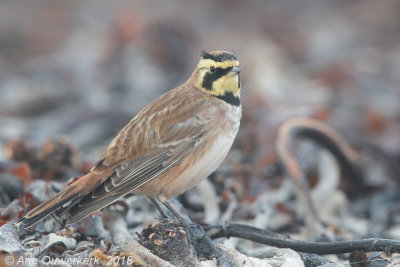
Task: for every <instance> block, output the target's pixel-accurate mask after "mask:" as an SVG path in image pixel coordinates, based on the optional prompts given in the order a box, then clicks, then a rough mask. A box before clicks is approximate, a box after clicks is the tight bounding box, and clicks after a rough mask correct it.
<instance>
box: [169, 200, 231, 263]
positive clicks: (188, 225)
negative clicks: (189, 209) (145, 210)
mask: <svg viewBox="0 0 400 267" xmlns="http://www.w3.org/2000/svg"><path fill="white" fill-rule="evenodd" d="M163 204H164V206H165V207H167V208H168V210H169V211H170V212H171V213H172V214H173V215H174V216H175V217H176V218H177V219H178V221H179V222H180V223H181V224H182V225H183V226H184V227H185V229H186V231H187V232H188V239H189V242H190V243H191V244H192V245H193V246H194V247H195V248H196V249H197V251H198V252H199V253H200V256H203V257H205V258H209V257H210V256H211V258H217V260H218V263H219V266H233V263H232V262H231V260H230V259H229V257H228V256H227V255H226V254H225V253H224V251H223V250H222V249H220V248H219V247H217V246H216V245H215V244H214V242H212V240H211V238H210V237H209V236H208V235H207V234H206V232H205V231H204V229H203V227H201V225H199V224H196V223H193V222H192V221H191V220H190V219H188V218H185V217H183V216H182V215H181V214H180V213H179V212H178V211H177V210H175V209H174V208H173V207H172V206H171V204H169V203H168V202H163Z"/></svg>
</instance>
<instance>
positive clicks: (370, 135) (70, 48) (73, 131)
mask: <svg viewBox="0 0 400 267" xmlns="http://www.w3.org/2000/svg"><path fill="white" fill-rule="evenodd" d="M161 4H164V3H162V2H160V3H159V4H157V3H156V2H154V1H152V2H151V3H149V2H148V1H120V0H119V1H112V2H110V1H105V0H100V1H77V0H72V1H54V0H39V1H35V3H32V2H31V1H27V0H21V1H7V0H1V1H0V123H1V127H0V145H1V144H3V143H4V142H5V141H7V140H10V139H13V138H17V137H20V138H23V139H26V140H29V141H30V142H32V143H33V144H35V145H36V144H41V143H43V142H44V141H45V140H46V139H48V138H50V137H58V136H60V135H66V136H67V137H68V139H69V140H70V142H71V143H72V144H74V145H75V146H77V147H78V148H79V150H81V151H83V152H82V155H81V156H83V157H84V158H85V159H87V160H89V161H95V160H96V158H97V157H98V156H99V154H100V153H101V151H102V150H103V149H104V148H105V147H106V145H107V144H108V141H109V140H110V139H111V138H112V136H113V135H115V133H116V132H117V131H118V130H119V129H120V128H121V127H122V126H123V125H125V124H126V123H127V122H128V121H129V120H130V118H131V117H133V115H134V114H136V112H137V111H139V110H140V109H141V108H142V107H144V106H145V105H146V104H147V103H149V102H150V101H151V100H153V99H154V98H156V97H157V96H159V95H160V94H161V93H162V92H165V91H167V90H169V89H171V88H173V87H175V86H177V85H179V84H180V83H182V82H184V81H185V80H186V79H187V78H188V77H189V75H190V74H191V72H192V71H193V70H194V67H195V65H196V62H197V60H198V58H199V52H200V49H206V50H208V51H211V50H228V51H235V53H236V55H237V56H238V58H239V59H240V63H241V68H242V70H243V72H242V81H243V84H242V87H243V110H244V121H243V127H242V131H241V134H240V138H242V139H241V140H242V142H248V143H250V142H259V144H257V145H256V147H257V149H256V150H257V151H253V150H252V151H251V152H252V153H251V155H249V156H251V157H255V156H256V155H258V156H261V155H260V154H263V156H265V154H269V153H271V150H273V149H274V147H273V145H272V144H273V141H272V140H269V139H268V138H274V131H270V130H271V129H272V130H273V129H274V128H275V127H276V126H277V125H279V124H280V123H281V122H282V121H284V120H285V119H287V118H289V117H291V116H295V115H306V116H314V117H319V118H320V119H324V120H327V121H328V122H329V123H330V124H331V125H333V126H334V127H335V128H336V129H337V130H339V131H340V132H341V133H342V134H344V135H345V136H346V138H348V139H349V140H350V141H352V142H362V141H367V140H368V142H373V143H374V144H376V145H378V146H379V147H381V148H382V149H384V150H385V151H387V152H388V153H392V154H395V155H396V156H397V157H398V156H399V151H400V150H399V147H400V137H399V135H400V123H399V121H400V119H399V117H400V105H399V98H400V95H399V94H400V89H399V84H400V75H399V73H400V20H399V17H400V2H399V1H397V0H387V1H375V0H346V1H340V0H335V1H334V0H331V1H318V0H281V1H261V0H260V1H256V0H254V1H245V2H243V1H236V0H235V1H224V0H219V1H212V0H208V1H202V2H193V3H188V2H187V1H178V0H175V1H170V2H169V3H168V5H161ZM246 127H247V129H246ZM249 132H251V133H250V134H253V135H257V136H259V138H260V139H261V140H253V139H252V138H251V137H250V136H249V135H248V134H249ZM248 145H249V146H252V145H254V144H248ZM251 149H255V148H251V147H249V148H248V151H247V152H250V150H251ZM242 152H243V153H245V152H246V151H242Z"/></svg>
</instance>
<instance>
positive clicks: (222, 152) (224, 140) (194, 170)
mask: <svg viewBox="0 0 400 267" xmlns="http://www.w3.org/2000/svg"><path fill="white" fill-rule="evenodd" d="M229 106H230V107H229V109H228V110H227V114H226V115H227V119H228V121H229V122H228V123H227V127H228V128H229V129H223V130H222V131H221V133H220V134H219V135H218V137H217V138H216V139H215V141H214V142H213V144H212V146H210V147H211V148H210V149H209V151H207V152H206V153H204V156H203V157H202V158H200V159H199V160H198V161H197V162H196V163H195V164H194V165H192V166H191V167H190V168H188V169H186V170H185V171H184V172H183V173H181V175H179V177H176V179H174V180H173V181H171V182H172V183H174V185H170V186H168V189H169V190H166V191H164V192H163V195H161V196H160V195H159V196H158V199H159V200H160V201H166V200H168V199H169V198H171V197H173V196H176V195H179V194H181V193H183V192H184V191H186V190H188V189H191V188H193V187H194V186H196V185H197V184H198V183H199V182H200V181H201V180H203V179H205V178H207V177H208V176H209V175H210V174H211V173H212V172H214V171H215V170H216V169H217V168H218V167H219V165H220V164H221V163H222V161H223V160H224V159H225V157H226V155H227V154H228V152H229V150H230V149H231V147H232V144H233V141H234V140H235V137H236V134H237V132H238V130H239V125H240V117H241V113H242V110H241V107H234V106H231V105H229Z"/></svg>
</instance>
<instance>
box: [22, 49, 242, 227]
mask: <svg viewBox="0 0 400 267" xmlns="http://www.w3.org/2000/svg"><path fill="white" fill-rule="evenodd" d="M239 73H240V68H239V61H238V60H237V58H236V56H235V55H233V54H232V53H228V52H225V51H215V52H210V53H207V52H206V51H204V50H203V51H202V52H201V58H200V61H199V63H198V65H197V67H196V69H195V70H194V72H193V73H192V75H191V76H190V78H189V79H188V80H187V81H186V82H185V83H184V84H182V85H181V86H178V87H176V88H175V89H172V90H170V91H168V92H167V93H165V94H163V95H162V96H160V97H159V98H157V99H156V100H154V101H153V102H151V103H150V104H149V105H147V106H146V107H145V108H144V109H143V110H142V111H140V112H139V113H138V114H137V115H136V116H135V117H134V118H133V119H132V120H131V121H130V122H129V123H128V124H127V125H126V126H125V127H124V128H123V129H122V130H121V131H120V132H119V133H118V135H117V136H116V137H115V138H114V139H113V140H112V142H111V144H110V145H109V146H108V148H107V149H106V150H105V152H104V153H103V155H102V156H101V158H100V160H99V161H98V162H97V163H96V164H95V166H94V167H93V168H92V169H91V171H90V172H89V173H88V174H86V175H84V176H83V177H81V178H80V179H78V180H77V181H76V182H74V183H72V184H70V185H68V186H67V187H66V188H65V189H64V190H62V191H61V192H59V193H58V194H56V195H55V196H54V197H52V198H51V199H50V200H48V201H46V202H44V203H42V204H40V205H39V206H37V207H36V208H34V209H33V210H31V211H30V212H28V214H26V215H25V217H24V218H23V219H22V220H21V221H22V223H23V225H24V227H30V226H32V225H34V224H36V223H37V222H39V221H40V220H42V219H43V218H45V217H46V216H48V215H49V214H51V213H52V212H54V211H55V210H58V211H60V214H63V215H65V219H66V220H67V223H73V222H75V221H77V220H80V219H81V218H84V217H86V216H88V215H89V214H91V213H93V212H95V211H97V210H99V209H101V208H103V207H105V206H107V205H108V204H110V203H112V202H114V201H116V200H117V199H119V198H121V197H123V196H124V195H126V194H128V193H130V192H132V193H136V194H142V195H146V196H148V197H149V198H150V199H151V200H153V202H154V203H156V204H157V202H161V203H164V204H166V206H167V207H168V206H169V205H168V203H167V200H168V199H170V198H171V197H174V196H176V195H179V194H181V193H183V192H184V191H186V190H188V189H190V188H193V187H194V186H195V185H196V184H198V183H199V182H200V181H201V180H203V179H204V178H206V177H207V176H208V175H210V174H211V173H212V172H213V171H215V170H216V169H217V167H218V166H219V165H220V164H221V162H222V161H223V159H224V158H225V157H226V155H227V153H228V151H229V150H230V148H231V146H232V143H233V140H234V139H235V136H236V134H237V132H238V129H239V124H240V118H241V113H242V107H241V104H240V89H241V88H240V79H239ZM169 207H170V206H169Z"/></svg>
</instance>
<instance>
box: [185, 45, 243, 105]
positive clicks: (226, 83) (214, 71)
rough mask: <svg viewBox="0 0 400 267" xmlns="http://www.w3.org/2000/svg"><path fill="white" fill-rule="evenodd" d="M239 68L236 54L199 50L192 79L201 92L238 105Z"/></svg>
mask: <svg viewBox="0 0 400 267" xmlns="http://www.w3.org/2000/svg"><path fill="white" fill-rule="evenodd" d="M239 73H240V68H239V61H238V60H237V58H236V56H235V55H234V54H232V53H229V52H226V51H213V52H209V53H208V52H206V51H204V50H202V51H201V58H200V61H199V63H198V64H197V67H196V69H195V71H194V72H193V74H192V75H193V76H192V77H193V81H194V84H195V86H196V87H197V88H199V89H200V90H202V91H203V92H205V93H207V94H210V95H213V96H216V97H218V98H221V99H223V100H225V101H226V102H228V103H229V104H233V105H235V106H238V105H240V100H239V98H240V77H239Z"/></svg>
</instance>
